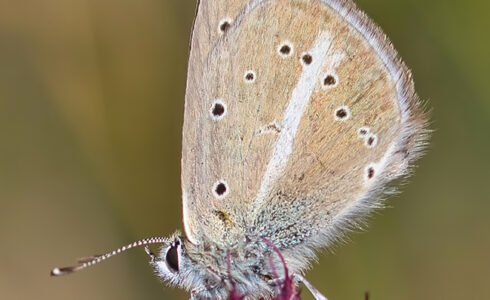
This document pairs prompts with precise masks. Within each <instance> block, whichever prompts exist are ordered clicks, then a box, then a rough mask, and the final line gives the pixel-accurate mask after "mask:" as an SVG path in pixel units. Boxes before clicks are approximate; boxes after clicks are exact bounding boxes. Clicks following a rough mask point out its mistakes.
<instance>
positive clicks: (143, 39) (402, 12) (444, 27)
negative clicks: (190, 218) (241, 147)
mask: <svg viewBox="0 0 490 300" xmlns="http://www.w3.org/2000/svg"><path fill="white" fill-rule="evenodd" d="M194 2H195V1H191V0H188V1H169V0H160V1H157V0H142V1H129V0H118V1H114V0H104V1H94V0H69V1H55V0H44V1H34V0H27V1H10V0H0V138H1V140H0V241H1V242H0V243H1V245H2V246H1V247H0V298H2V299H40V300H41V299H50V300H55V299H186V297H187V295H186V294H185V293H183V292H181V291H177V290H175V289H169V288H166V287H164V286H163V285H162V284H160V282H158V280H157V279H156V278H155V277H154V276H153V274H152V270H151V269H150V267H149V266H148V265H147V257H146V255H145V254H144V253H143V250H142V249H141V250H140V251H138V250H134V251H132V252H131V253H129V254H127V255H125V256H123V257H120V258H114V259H112V260H111V261H108V262H106V263H103V264H101V265H100V266H98V267H97V268H94V269H92V270H85V271H83V272H80V273H79V274H75V275H73V276H68V277H62V278H50V277H49V270H50V268H51V267H53V266H57V265H60V264H61V265H62V264H70V263H72V262H73V259H74V258H75V257H76V256H79V257H81V256H86V255H90V254H94V253H97V252H104V251H105V250H107V249H111V248H113V247H116V246H119V245H121V244H124V243H126V242H128V241H130V240H133V239H136V238H140V237H146V236H152V235H163V234H170V233H172V232H173V230H175V229H176V228H181V227H182V226H181V221H180V214H181V210H180V136H181V123H182V114H183V101H184V90H185V76H186V68H187V66H186V62H187V52H188V42H189V35H190V29H191V24H192V18H193V15H194V8H195V3H194ZM358 2H359V5H360V6H361V7H362V8H363V9H365V10H366V11H367V12H368V14H369V15H371V16H372V17H373V18H374V19H375V20H376V21H377V22H378V23H379V24H380V25H381V26H382V27H383V28H384V30H385V31H386V33H387V34H388V35H389V36H390V38H391V39H392V40H393V42H394V44H395V45H396V48H397V49H398V50H399V52H400V54H401V55H402V56H403V58H404V59H405V61H406V63H407V64H408V65H409V66H410V67H411V68H412V70H413V73H414V76H415V80H416V86H417V90H418V92H419V94H420V96H421V97H422V98H423V99H427V100H428V106H429V107H431V108H432V109H433V110H432V115H433V124H432V128H433V129H435V130H436V131H435V133H434V135H433V138H432V140H431V145H430V150H429V152H428V155H427V156H425V157H424V158H423V159H422V160H421V161H420V167H419V168H418V169H417V172H416V175H415V176H414V177H412V179H411V180H410V184H409V185H407V186H406V187H404V188H403V193H402V194H401V195H400V196H397V197H392V198H391V199H390V201H389V204H390V205H391V206H392V208H390V209H387V210H384V211H382V212H381V213H380V214H378V215H377V216H375V218H373V220H372V222H371V223H370V228H369V230H368V231H367V232H366V233H362V234H354V235H353V236H352V241H351V242H350V243H348V244H347V245H344V246H340V247H337V248H336V249H334V250H335V254H329V253H324V254H322V255H321V258H320V264H319V265H315V267H314V268H313V270H312V271H310V272H309V273H308V274H307V277H308V278H309V279H310V281H312V283H313V284H314V285H315V286H317V287H318V288H319V289H320V290H321V291H322V292H324V293H325V294H326V295H327V296H329V298H330V299H333V300H335V299H337V300H340V299H347V300H351V299H362V297H363V294H364V292H365V291H367V290H369V291H370V292H371V295H372V297H371V299H375V300H383V299H389V300H391V299H401V300H404V299H406V300H413V299H490V287H489V285H488V280H489V278H490V260H489V259H488V253H490V217H489V209H490V198H489V197H490V196H489V195H490V184H489V183H490V155H489V153H490V133H489V132H490V84H489V82H488V78H489V76H488V72H489V70H490V55H489V53H490V39H489V29H490V17H489V12H490V4H489V3H490V2H488V1H483V0H471V1H455V0H431V1H422V0H413V1H406V0H369V1H368V0H362V1H361V0H359V1H358ZM302 296H303V299H311V297H310V296H309V295H308V293H307V292H306V291H304V292H303V293H302Z"/></svg>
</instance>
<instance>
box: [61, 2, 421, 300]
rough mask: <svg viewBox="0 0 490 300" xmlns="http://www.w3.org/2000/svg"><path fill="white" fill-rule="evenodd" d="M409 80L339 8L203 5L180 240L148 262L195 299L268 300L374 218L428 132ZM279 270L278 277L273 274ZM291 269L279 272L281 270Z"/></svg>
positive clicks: (351, 14) (188, 105)
mask: <svg viewBox="0 0 490 300" xmlns="http://www.w3.org/2000/svg"><path fill="white" fill-rule="evenodd" d="M427 122H428V117H427V115H426V113H425V112H424V109H423V107H422V104H421V101H420V100H419V98H418V96H417V95H416V93H415V89H414V83H413V80H412V75H411V73H410V71H409V70H408V68H407V67H406V66H405V64H404V63H403V62H402V61H401V59H400V58H399V56H398V54H397V52H396V51H395V50H394V48H393V46H392V44H391V43H390V41H389V40H388V38H387V37H386V36H385V35H384V34H383V32H382V31H381V29H379V27H377V26H376V25H375V24H374V23H373V21H371V20H370V19H369V18H368V17H367V16H366V15H365V14H364V13H363V12H361V11H360V10H359V9H358V8H357V7H356V5H355V4H354V3H353V2H352V1H350V0H250V1H243V0H241V1H240V0H201V1H199V3H198V7H197V15H196V19H195V23H194V29H193V33H192V39H191V45H190V58H189V67H188V79H187V89H186V99H185V116H184V125H183V137H182V140H183V147H182V203H183V223H184V229H185V235H182V234H180V233H176V234H175V235H173V236H172V237H170V238H152V239H146V240H141V241H138V242H135V243H132V244H130V245H128V246H125V247H123V248H120V249H118V250H115V251H113V252H110V253H108V254H105V255H100V256H95V257H92V258H90V259H88V260H85V261H82V262H81V263H80V264H79V265H77V266H75V267H69V268H56V269H54V270H53V271H52V274H53V275H61V274H66V273H70V272H73V271H76V270H79V269H83V268H85V267H87V266H90V265H93V264H96V263H98V262H100V261H103V260H105V259H107V258H109V257H111V256H113V255H115V254H117V253H120V252H123V251H125V250H127V249H130V248H133V247H136V246H141V245H148V244H153V243H160V244H163V247H162V250H161V252H160V253H159V254H158V255H155V254H153V253H152V252H151V251H150V250H149V249H148V248H147V252H148V254H149V255H150V257H151V264H152V266H153V267H154V268H155V270H156V273H157V274H158V275H159V276H160V277H161V278H163V279H164V280H165V281H166V282H169V283H171V284H175V285H177V286H180V287H183V288H186V289H187V290H189V291H191V297H192V298H193V299H226V298H228V297H229V294H230V290H232V291H233V292H234V293H237V294H239V295H246V297H247V299H259V298H271V297H274V296H275V295H277V294H278V293H280V288H281V286H282V284H283V283H284V281H285V280H286V279H288V278H290V277H289V273H288V272H291V276H292V277H291V278H295V282H303V283H304V284H305V285H306V286H307V287H308V288H309V289H310V290H311V291H312V293H313V295H314V296H315V297H316V298H317V299H326V298H325V297H324V296H322V295H321V294H320V292H318V291H317V290H316V289H315V288H314V287H312V286H311V284H309V283H308V281H306V279H305V278H304V277H303V276H302V274H303V272H304V271H305V269H306V268H307V267H308V266H309V264H310V262H311V260H312V259H313V258H314V257H315V251H316V250H318V249H321V248H326V247H329V246H331V245H332V244H334V243H335V242H336V241H338V240H339V239H342V237H343V236H344V234H345V233H346V232H348V231H350V230H352V229H356V228H358V225H359V224H361V223H362V222H363V220H364V219H365V218H366V216H368V215H369V213H370V212H372V211H373V210H374V209H376V208H379V207H381V206H382V201H381V200H380V198H381V196H382V195H383V192H385V191H386V187H387V185H388V184H389V183H390V182H391V181H393V180H394V179H397V178H400V177H406V176H407V175H409V174H410V173H411V170H412V166H413V162H414V161H415V160H416V159H417V158H418V157H419V156H420V155H421V153H422V150H423V149H424V146H425V144H426V141H427V138H428V134H429V130H428V129H427ZM284 266H287V267H284ZM288 270H289V271H288Z"/></svg>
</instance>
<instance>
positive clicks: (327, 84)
mask: <svg viewBox="0 0 490 300" xmlns="http://www.w3.org/2000/svg"><path fill="white" fill-rule="evenodd" d="M320 83H321V85H322V89H324V90H328V89H332V88H334V87H336V86H337V85H338V84H339V77H338V76H337V74H335V73H333V72H328V73H325V74H323V76H321V77H320Z"/></svg>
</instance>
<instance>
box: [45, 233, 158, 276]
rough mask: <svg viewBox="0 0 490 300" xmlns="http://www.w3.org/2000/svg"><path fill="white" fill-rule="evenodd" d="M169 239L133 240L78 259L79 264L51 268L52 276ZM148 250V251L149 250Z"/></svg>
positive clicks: (86, 266)
mask: <svg viewBox="0 0 490 300" xmlns="http://www.w3.org/2000/svg"><path fill="white" fill-rule="evenodd" d="M167 240H168V238H164V237H152V238H148V239H143V240H139V241H136V242H133V243H131V244H128V245H126V246H123V247H121V248H119V249H117V250H114V251H112V252H108V253H106V254H104V255H94V256H91V257H86V258H82V259H79V260H78V265H75V266H71V267H64V268H54V269H52V270H51V276H61V275H67V274H71V273H74V272H77V271H80V270H82V269H85V268H88V267H90V266H93V265H95V264H98V263H100V262H102V261H104V260H106V259H108V258H110V257H113V256H115V255H117V254H120V253H122V252H124V251H126V250H129V249H131V248H135V247H139V246H143V245H151V244H163V243H165V242H166V241H167ZM147 252H148V251H147Z"/></svg>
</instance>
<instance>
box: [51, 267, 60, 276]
mask: <svg viewBox="0 0 490 300" xmlns="http://www.w3.org/2000/svg"><path fill="white" fill-rule="evenodd" d="M50 275H51V276H60V275H63V272H62V271H61V269H60V268H54V269H52V270H51V273H50Z"/></svg>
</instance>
